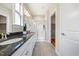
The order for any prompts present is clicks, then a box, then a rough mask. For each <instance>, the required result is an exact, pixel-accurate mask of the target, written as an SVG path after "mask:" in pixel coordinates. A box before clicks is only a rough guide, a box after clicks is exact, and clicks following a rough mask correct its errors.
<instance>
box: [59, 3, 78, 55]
mask: <svg viewBox="0 0 79 59" xmlns="http://www.w3.org/2000/svg"><path fill="white" fill-rule="evenodd" d="M60 18H61V33H60V35H61V39H60V50H59V51H60V54H61V55H67V56H69V55H71V56H72V55H73V56H75V55H79V4H77V3H69V4H68V3H64V4H60Z"/></svg>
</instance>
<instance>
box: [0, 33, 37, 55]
mask: <svg viewBox="0 0 79 59" xmlns="http://www.w3.org/2000/svg"><path fill="white" fill-rule="evenodd" d="M35 42H36V39H34V33H33V32H30V33H28V34H24V35H23V34H18V35H12V36H10V37H8V38H7V39H6V40H3V41H0V56H24V55H26V56H27V55H29V56H31V55H32V51H33V48H34V45H35Z"/></svg>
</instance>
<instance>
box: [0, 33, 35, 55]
mask: <svg viewBox="0 0 79 59" xmlns="http://www.w3.org/2000/svg"><path fill="white" fill-rule="evenodd" d="M33 34H34V33H28V34H27V35H22V34H21V35H20V34H19V35H14V36H11V37H8V39H7V40H10V39H14V38H16V39H17V38H22V40H20V41H18V42H16V43H12V44H8V45H2V46H0V56H11V55H12V54H13V53H14V52H15V51H16V50H17V49H18V48H19V47H21V46H22V45H23V44H24V43H25V42H26V41H27V40H28V39H29V38H30V37H31V36H32V35H33ZM4 41H5V40H4Z"/></svg>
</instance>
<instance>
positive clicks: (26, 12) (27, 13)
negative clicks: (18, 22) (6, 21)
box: [24, 8, 31, 17]
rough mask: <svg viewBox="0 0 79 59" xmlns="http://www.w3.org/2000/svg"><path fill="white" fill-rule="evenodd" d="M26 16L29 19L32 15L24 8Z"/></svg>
mask: <svg viewBox="0 0 79 59" xmlns="http://www.w3.org/2000/svg"><path fill="white" fill-rule="evenodd" d="M24 14H25V15H26V16H27V17H30V16H31V15H30V13H29V12H28V11H27V10H26V9H25V8H24Z"/></svg>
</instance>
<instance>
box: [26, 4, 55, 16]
mask: <svg viewBox="0 0 79 59" xmlns="http://www.w3.org/2000/svg"><path fill="white" fill-rule="evenodd" d="M25 5H27V6H28V8H29V9H30V12H31V13H32V15H45V14H46V12H47V11H48V10H49V9H50V8H53V7H54V6H55V5H56V4H55V3H27V4H25Z"/></svg>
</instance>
